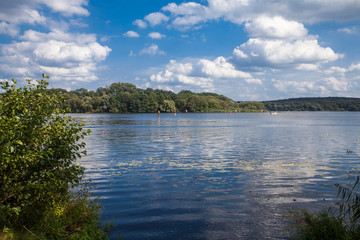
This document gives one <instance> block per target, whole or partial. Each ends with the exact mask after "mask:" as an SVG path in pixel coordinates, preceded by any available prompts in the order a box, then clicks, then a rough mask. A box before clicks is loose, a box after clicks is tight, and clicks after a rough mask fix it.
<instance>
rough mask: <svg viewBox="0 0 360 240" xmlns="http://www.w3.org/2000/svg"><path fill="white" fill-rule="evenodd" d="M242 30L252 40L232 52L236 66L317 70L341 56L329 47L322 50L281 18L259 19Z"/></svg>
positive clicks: (295, 24) (301, 28)
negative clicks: (319, 66) (323, 64)
mask: <svg viewBox="0 0 360 240" xmlns="http://www.w3.org/2000/svg"><path fill="white" fill-rule="evenodd" d="M245 28H246V30H247V31H249V33H250V35H251V36H253V37H252V38H250V39H249V40H248V41H247V42H246V43H243V44H241V45H240V46H238V47H236V48H235V49H234V50H233V57H234V58H233V61H234V62H236V63H237V65H240V64H242V65H248V66H250V65H251V66H260V67H266V66H269V67H273V68H278V67H280V66H281V67H295V68H297V69H299V70H300V69H303V70H316V69H317V65H319V64H321V63H325V62H329V61H335V60H337V59H339V58H341V57H342V55H341V54H337V53H335V52H334V51H333V50H332V49H331V48H329V47H326V48H324V47H321V46H320V45H319V43H318V41H317V39H316V37H315V36H312V35H308V34H307V29H306V28H305V27H304V26H303V24H300V23H298V22H295V21H288V20H286V19H284V18H282V17H278V16H276V17H273V18H269V17H264V16H261V17H259V18H256V19H254V20H253V21H249V22H248V23H246V25H245Z"/></svg>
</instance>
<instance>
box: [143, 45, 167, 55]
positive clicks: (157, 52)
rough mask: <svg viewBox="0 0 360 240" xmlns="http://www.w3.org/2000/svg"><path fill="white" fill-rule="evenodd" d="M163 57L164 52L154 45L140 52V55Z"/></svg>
mask: <svg viewBox="0 0 360 240" xmlns="http://www.w3.org/2000/svg"><path fill="white" fill-rule="evenodd" d="M144 54H147V55H165V52H164V51H162V50H160V49H159V46H158V45H156V44H152V45H151V46H150V47H148V48H144V49H143V50H141V51H140V55H144Z"/></svg>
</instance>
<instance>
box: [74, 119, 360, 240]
mask: <svg viewBox="0 0 360 240" xmlns="http://www.w3.org/2000/svg"><path fill="white" fill-rule="evenodd" d="M72 116H73V117H74V118H77V119H81V120H83V121H84V122H85V124H86V126H87V128H90V129H91V130H92V134H91V135H90V136H88V137H87V138H86V143H87V147H86V148H87V151H88V155H87V156H85V157H84V158H83V159H81V161H80V162H81V164H82V165H83V166H85V167H86V169H87V177H89V178H91V179H92V180H93V183H94V184H96V185H97V188H96V189H95V190H94V192H95V194H96V196H100V197H101V204H102V205H103V206H104V212H103V219H110V220H113V222H114V224H115V226H116V228H117V229H116V230H118V231H121V232H122V237H123V239H125V240H127V239H130V240H134V239H211V240H212V239H216V240H218V239H230V240H231V239H287V238H288V237H289V234H288V232H287V231H286V227H287V223H288V219H287V218H285V217H284V214H286V213H288V211H289V210H294V209H301V208H311V209H314V210H315V209H321V208H327V207H329V206H334V202H335V201H336V194H337V188H336V187H335V186H334V184H335V183H342V182H346V181H347V177H348V174H349V172H350V171H352V170H358V169H359V167H360V158H359V156H358V155H357V153H359V152H360V151H359V150H360V142H359V140H358V139H359V138H360V113H359V112H356V113H348V112H345V113H344V112H285V113H282V112H281V113H279V114H277V115H270V114H268V113H232V114H231V115H229V114H225V113H222V114H220V113H218V114H210V113H204V114H189V113H188V114H181V113H178V114H177V115H176V116H175V115H174V114H161V116H160V118H158V116H157V114H78V115H76V114H74V115H72ZM348 149H349V150H351V151H353V152H352V153H350V154H348V153H347V150H348ZM116 236H117V234H115V233H114V234H113V235H112V237H114V238H115V237H116Z"/></svg>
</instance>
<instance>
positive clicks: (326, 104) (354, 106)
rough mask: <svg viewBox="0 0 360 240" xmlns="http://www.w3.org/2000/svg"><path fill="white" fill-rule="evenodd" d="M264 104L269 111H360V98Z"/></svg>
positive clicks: (330, 98)
mask: <svg viewBox="0 0 360 240" xmlns="http://www.w3.org/2000/svg"><path fill="white" fill-rule="evenodd" d="M262 103H263V104H264V106H265V107H266V109H268V110H269V111H360V98H345V97H325V98H292V99H285V100H277V101H266V102H262Z"/></svg>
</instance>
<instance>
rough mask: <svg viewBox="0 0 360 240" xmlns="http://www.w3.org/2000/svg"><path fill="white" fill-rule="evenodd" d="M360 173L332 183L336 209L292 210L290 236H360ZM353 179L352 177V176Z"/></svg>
mask: <svg viewBox="0 0 360 240" xmlns="http://www.w3.org/2000/svg"><path fill="white" fill-rule="evenodd" d="M359 174H360V173H359V172H357V173H356V174H355V175H353V176H352V179H353V181H352V182H350V183H349V184H348V185H340V184H336V186H337V187H338V196H340V197H341V200H340V202H339V209H332V208H330V209H328V210H321V211H319V212H316V213H311V212H309V211H307V210H302V211H300V212H294V213H292V219H293V220H294V222H293V226H292V227H293V229H295V233H294V236H293V239H304V240H305V239H306V240H307V239H309V240H310V239H313V240H336V239H338V240H340V239H344V240H355V239H360V192H359V190H360V188H359V180H360V175H359ZM354 179H355V180H354Z"/></svg>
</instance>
